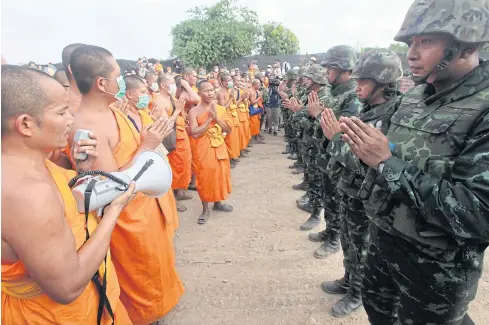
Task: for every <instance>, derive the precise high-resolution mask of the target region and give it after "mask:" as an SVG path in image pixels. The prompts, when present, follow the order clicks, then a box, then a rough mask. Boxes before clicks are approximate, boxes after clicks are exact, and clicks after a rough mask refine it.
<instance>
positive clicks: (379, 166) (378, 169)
mask: <svg viewBox="0 0 489 325" xmlns="http://www.w3.org/2000/svg"><path fill="white" fill-rule="evenodd" d="M384 167H385V161H381V162H380V163H379V164H378V165H377V174H379V175H382V172H383V171H384Z"/></svg>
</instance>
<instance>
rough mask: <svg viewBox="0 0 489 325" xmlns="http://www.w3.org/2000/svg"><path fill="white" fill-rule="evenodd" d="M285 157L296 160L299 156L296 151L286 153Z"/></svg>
mask: <svg viewBox="0 0 489 325" xmlns="http://www.w3.org/2000/svg"><path fill="white" fill-rule="evenodd" d="M287 158H289V159H292V160H297V159H299V157H298V156H297V154H296V153H292V154H290V155H288V156H287Z"/></svg>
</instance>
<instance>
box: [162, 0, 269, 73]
mask: <svg viewBox="0 0 489 325" xmlns="http://www.w3.org/2000/svg"><path fill="white" fill-rule="evenodd" d="M189 13H190V18H189V19H187V20H185V21H182V22H181V23H179V24H178V25H176V26H175V27H174V28H173V29H172V36H173V44H172V45H173V46H172V51H171V55H172V56H176V57H178V58H180V59H181V60H182V61H183V62H184V64H185V65H191V66H194V67H200V66H203V67H211V66H213V65H217V64H219V63H225V62H231V61H233V60H235V59H238V58H241V57H243V56H247V55H251V54H252V52H253V50H255V48H256V46H257V39H258V36H259V35H260V24H259V23H258V16H257V15H256V13H255V12H254V11H252V10H249V9H248V8H246V7H238V6H237V5H236V0H221V1H219V2H218V3H217V4H215V5H214V6H211V7H197V8H194V9H192V10H190V11H189Z"/></svg>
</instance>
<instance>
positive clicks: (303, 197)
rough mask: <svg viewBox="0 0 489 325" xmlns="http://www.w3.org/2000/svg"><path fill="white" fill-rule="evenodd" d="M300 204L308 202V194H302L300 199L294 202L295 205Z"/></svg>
mask: <svg viewBox="0 0 489 325" xmlns="http://www.w3.org/2000/svg"><path fill="white" fill-rule="evenodd" d="M300 202H302V203H307V202H309V192H306V194H304V195H303V196H301V197H300V198H298V199H297V200H295V203H296V204H299V203H300Z"/></svg>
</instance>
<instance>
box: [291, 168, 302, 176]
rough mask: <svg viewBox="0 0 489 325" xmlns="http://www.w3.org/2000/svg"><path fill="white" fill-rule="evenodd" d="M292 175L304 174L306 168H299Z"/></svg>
mask: <svg viewBox="0 0 489 325" xmlns="http://www.w3.org/2000/svg"><path fill="white" fill-rule="evenodd" d="M292 174H294V175H300V174H304V168H302V167H297V168H296V169H295V170H293V171H292Z"/></svg>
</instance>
